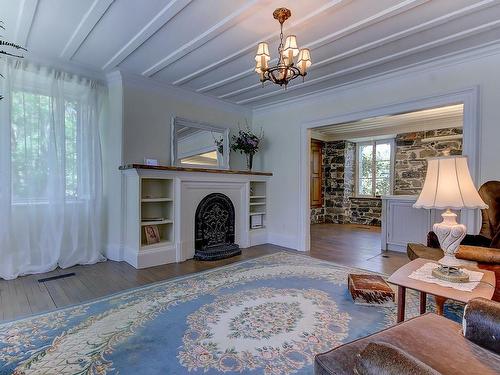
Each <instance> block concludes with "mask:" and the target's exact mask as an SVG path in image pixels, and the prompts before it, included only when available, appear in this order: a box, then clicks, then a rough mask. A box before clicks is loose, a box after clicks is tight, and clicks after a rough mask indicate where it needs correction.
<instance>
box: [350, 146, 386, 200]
mask: <svg viewBox="0 0 500 375" xmlns="http://www.w3.org/2000/svg"><path fill="white" fill-rule="evenodd" d="M356 156H357V158H356V159H357V163H356V166H357V168H356V193H357V196H360V197H376V196H381V195H388V194H391V193H392V181H393V170H394V168H393V165H394V141H393V140H392V139H385V140H377V141H369V142H360V143H357V144H356Z"/></svg>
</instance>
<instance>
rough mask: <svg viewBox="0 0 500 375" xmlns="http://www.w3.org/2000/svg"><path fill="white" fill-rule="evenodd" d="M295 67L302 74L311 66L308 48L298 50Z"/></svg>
mask: <svg viewBox="0 0 500 375" xmlns="http://www.w3.org/2000/svg"><path fill="white" fill-rule="evenodd" d="M297 66H298V68H299V70H300V73H301V74H304V73H305V72H306V71H307V69H308V68H309V67H310V66H311V51H309V48H303V49H301V50H300V52H299V57H298V61H297Z"/></svg>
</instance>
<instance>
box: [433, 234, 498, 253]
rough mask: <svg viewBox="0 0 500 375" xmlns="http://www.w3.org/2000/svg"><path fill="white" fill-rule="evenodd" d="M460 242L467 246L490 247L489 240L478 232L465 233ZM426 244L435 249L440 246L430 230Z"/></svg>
mask: <svg viewBox="0 0 500 375" xmlns="http://www.w3.org/2000/svg"><path fill="white" fill-rule="evenodd" d="M461 244H462V245H469V246H480V247H490V245H491V240H490V239H489V238H486V237H484V236H482V235H480V234H477V235H473V234H467V235H466V236H465V238H464V239H463V240H462V242H461ZM427 246H428V247H433V248H436V249H440V248H441V246H440V245H439V240H438V238H437V235H436V233H434V232H433V231H432V230H431V231H430V232H429V233H427Z"/></svg>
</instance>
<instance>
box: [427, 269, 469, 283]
mask: <svg viewBox="0 0 500 375" xmlns="http://www.w3.org/2000/svg"><path fill="white" fill-rule="evenodd" d="M432 276H434V277H435V278H436V279H440V280H444V281H448V282H451V283H466V282H468V281H469V275H467V274H466V273H465V272H464V271H462V270H460V269H459V268H457V267H448V266H443V265H440V266H439V267H438V268H434V269H433V270H432Z"/></svg>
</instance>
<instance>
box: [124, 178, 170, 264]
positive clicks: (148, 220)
mask: <svg viewBox="0 0 500 375" xmlns="http://www.w3.org/2000/svg"><path fill="white" fill-rule="evenodd" d="M124 174H125V185H124V189H125V194H126V202H125V217H124V225H125V227H124V255H123V257H124V260H125V261H127V262H128V263H129V264H131V265H132V266H134V267H136V268H145V267H151V266H157V265H160V264H166V263H170V262H175V261H176V259H177V255H176V248H175V238H174V233H176V231H175V229H174V225H176V223H175V204H176V202H175V186H176V185H175V178H174V177H173V176H168V175H166V176H165V177H162V176H161V175H159V174H152V173H149V172H147V171H142V170H127V171H126V172H124Z"/></svg>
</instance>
